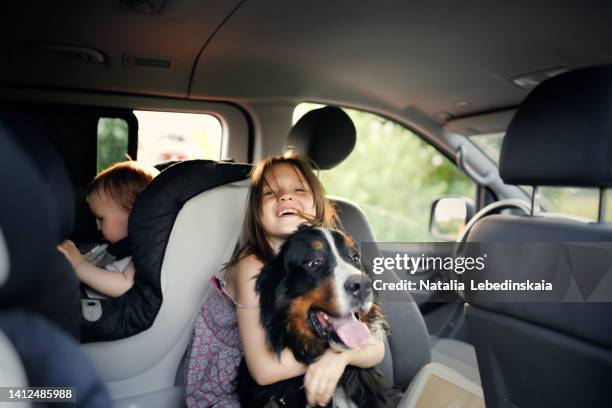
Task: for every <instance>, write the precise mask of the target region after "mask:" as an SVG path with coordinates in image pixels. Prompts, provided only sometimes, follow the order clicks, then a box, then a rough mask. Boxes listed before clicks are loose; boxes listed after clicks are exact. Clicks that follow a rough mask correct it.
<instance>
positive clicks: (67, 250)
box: [57, 239, 85, 269]
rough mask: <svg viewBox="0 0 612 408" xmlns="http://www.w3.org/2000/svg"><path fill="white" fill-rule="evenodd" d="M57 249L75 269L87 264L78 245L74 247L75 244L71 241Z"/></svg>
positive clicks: (66, 241)
mask: <svg viewBox="0 0 612 408" xmlns="http://www.w3.org/2000/svg"><path fill="white" fill-rule="evenodd" d="M57 249H58V250H59V251H60V252H61V253H62V254H64V256H65V257H66V259H68V262H70V264H71V265H72V267H73V268H74V269H76V268H77V267H78V266H79V265H81V264H83V263H84V262H85V259H84V258H83V255H81V253H80V252H79V250H78V248H77V247H76V245H74V242H72V241H71V240H69V239H67V240H65V241H64V242H62V243H61V244H59V245H58V246H57Z"/></svg>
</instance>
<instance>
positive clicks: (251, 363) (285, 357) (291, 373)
mask: <svg viewBox="0 0 612 408" xmlns="http://www.w3.org/2000/svg"><path fill="white" fill-rule="evenodd" d="M262 266H263V264H262V263H261V262H260V261H259V260H257V258H255V257H254V256H248V257H246V258H243V259H242V260H240V262H239V263H238V266H237V270H236V274H235V276H234V282H235V286H234V288H235V292H236V298H237V301H238V303H241V304H243V305H258V304H259V297H258V296H257V293H256V292H255V277H256V276H257V275H259V273H260V271H261V268H262ZM236 312H237V315H238V329H239V331H240V338H241V340H242V347H243V349H244V357H245V359H246V363H247V366H248V368H249V372H250V373H251V376H252V377H253V379H254V380H255V382H257V384H259V385H268V384H273V383H275V382H278V381H282V380H286V379H289V378H293V377H297V376H298V375H302V374H304V373H305V372H306V366H305V365H304V364H302V363H300V362H298V361H297V360H296V359H295V357H294V356H293V353H292V352H291V350H289V349H287V348H286V349H284V350H283V351H282V352H281V355H280V359H279V358H278V356H277V355H276V354H275V353H274V352H273V351H272V350H270V347H269V346H268V344H267V342H266V332H265V330H264V328H263V326H262V325H261V323H260V319H259V313H260V312H259V308H257V309H245V308H237V309H236Z"/></svg>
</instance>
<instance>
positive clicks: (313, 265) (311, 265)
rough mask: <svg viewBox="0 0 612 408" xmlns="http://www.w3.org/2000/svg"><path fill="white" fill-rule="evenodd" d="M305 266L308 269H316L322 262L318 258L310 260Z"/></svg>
mask: <svg viewBox="0 0 612 408" xmlns="http://www.w3.org/2000/svg"><path fill="white" fill-rule="evenodd" d="M306 265H308V267H309V268H313V269H316V268H319V267H320V266H321V265H323V261H322V260H320V259H318V258H315V259H312V260H310V261H309V262H308V263H307V264H306Z"/></svg>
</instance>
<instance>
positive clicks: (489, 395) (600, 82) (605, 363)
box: [466, 66, 612, 407]
mask: <svg viewBox="0 0 612 408" xmlns="http://www.w3.org/2000/svg"><path fill="white" fill-rule="evenodd" d="M611 157H612V66H605V67H596V68H587V69H581V70H576V71H571V72H569V73H565V74H561V75H559V76H557V77H554V78H552V79H549V80H547V81H546V82H544V83H543V84H541V85H540V86H538V87H537V88H535V89H534V90H533V91H532V92H531V93H530V94H529V95H528V97H527V98H526V100H525V101H524V102H523V104H522V105H521V106H520V107H519V109H518V111H517V113H516V115H515V116H514V118H513V120H512V122H511V124H510V126H509V127H508V131H507V133H506V136H505V139H504V142H503V146H502V151H501V159H500V174H501V177H502V179H503V180H504V182H506V183H512V184H523V185H531V186H538V185H545V186H580V187H598V188H605V187H609V186H610V185H612V160H611ZM605 241H612V228H611V227H610V226H608V225H604V224H598V223H582V222H577V221H572V220H569V219H563V218H550V217H542V216H537V214H536V216H533V217H529V216H511V215H494V216H489V217H486V218H484V219H482V220H480V221H479V222H477V223H476V224H475V225H474V227H473V229H472V230H471V232H470V233H469V235H468V242H605ZM551 253H552V256H554V257H555V259H550V254H551ZM530 255H531V253H530ZM533 259H535V260H536V261H535V262H531V264H530V266H527V263H523V264H522V265H523V269H521V270H520V271H516V270H515V271H514V274H515V276H517V275H520V276H525V277H529V278H530V279H533V280H535V281H537V280H538V279H539V277H541V276H543V274H545V273H547V271H545V270H543V269H544V268H543V265H545V264H551V263H552V264H554V265H557V263H558V262H559V259H560V257H559V253H558V252H555V251H549V252H547V251H542V252H539V253H537V254H534V258H533ZM489 261H493V262H494V260H493V259H490V260H489ZM516 265H518V263H515V264H514V267H516ZM508 266H509V265H507V262H506V263H505V264H500V265H498V266H497V267H495V266H492V265H489V267H488V268H487V271H486V273H487V275H485V276H482V278H483V279H487V278H489V279H491V280H497V279H496V278H499V277H500V276H503V275H501V274H505V273H507V270H508ZM591 272H592V271H591V270H590V269H589V268H587V267H586V265H585V264H584V260H583V261H580V260H579V259H574V260H573V264H572V273H574V274H575V273H578V274H581V273H582V274H584V273H591ZM574 276H575V275H574ZM466 296H467V297H468V300H469V302H470V306H469V307H468V308H467V321H468V324H469V325H470V328H471V330H472V332H473V333H474V338H475V343H476V352H477V356H478V363H479V366H480V372H481V377H482V384H483V388H484V393H485V400H486V403H487V406H488V407H507V406H517V407H531V406H533V407H539V406H604V405H609V404H608V401H609V399H610V396H609V385H610V384H611V383H612V319H610V315H611V314H612V306H611V304H610V303H516V302H512V303H511V302H497V303H494V302H485V301H480V300H479V298H477V297H476V296H472V295H471V294H470V293H469V292H466ZM568 373H573V374H568ZM577 373H580V374H578V375H577Z"/></svg>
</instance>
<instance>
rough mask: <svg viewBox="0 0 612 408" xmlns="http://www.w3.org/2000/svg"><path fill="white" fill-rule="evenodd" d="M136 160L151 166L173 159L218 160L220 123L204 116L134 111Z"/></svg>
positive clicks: (211, 117)
mask: <svg viewBox="0 0 612 408" xmlns="http://www.w3.org/2000/svg"><path fill="white" fill-rule="evenodd" d="M134 115H136V118H137V119H138V161H140V162H142V163H143V164H147V165H151V166H154V165H156V164H159V163H165V162H168V161H176V160H190V159H212V160H218V159H219V158H220V157H221V137H222V128H221V122H219V120H218V119H217V118H215V117H214V116H212V115H208V114H199V113H176V112H153V111H134Z"/></svg>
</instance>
